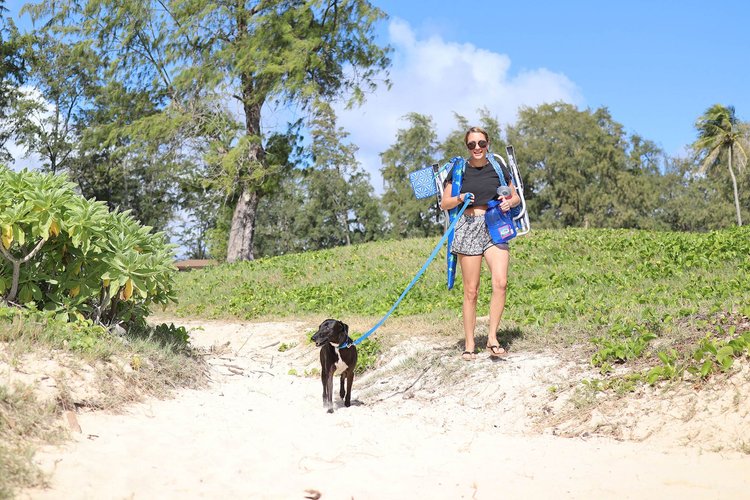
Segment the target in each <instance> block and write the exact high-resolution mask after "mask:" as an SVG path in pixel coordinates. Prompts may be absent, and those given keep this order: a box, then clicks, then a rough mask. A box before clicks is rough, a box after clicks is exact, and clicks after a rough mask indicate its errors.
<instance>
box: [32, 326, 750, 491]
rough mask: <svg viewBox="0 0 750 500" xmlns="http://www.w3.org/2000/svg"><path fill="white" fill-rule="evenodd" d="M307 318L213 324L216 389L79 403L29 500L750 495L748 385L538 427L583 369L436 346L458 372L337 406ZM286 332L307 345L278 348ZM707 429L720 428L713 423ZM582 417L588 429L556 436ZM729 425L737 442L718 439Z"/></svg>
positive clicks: (385, 370) (430, 372)
mask: <svg viewBox="0 0 750 500" xmlns="http://www.w3.org/2000/svg"><path fill="white" fill-rule="evenodd" d="M183 324H186V326H190V324H189V323H183ZM193 326H195V325H194V324H193ZM306 327H307V328H308V329H309V327H310V325H303V324H301V323H297V324H289V323H287V324H281V323H279V324H277V323H274V324H269V323H266V324H224V323H205V326H204V329H203V330H198V331H195V332H194V333H193V339H194V340H193V342H194V343H195V344H196V345H201V346H211V345H213V346H221V345H223V344H225V343H226V342H229V346H227V347H226V349H225V350H224V354H219V355H216V356H213V357H211V358H210V364H211V373H212V379H213V382H212V384H211V386H210V387H209V388H208V389H206V390H199V391H196V390H183V391H179V392H178V393H177V395H176V397H175V398H174V399H170V400H163V401H160V400H149V401H148V402H146V403H144V404H139V405H136V406H134V407H131V408H129V410H128V412H127V414H120V415H112V414H106V413H102V412H88V413H81V414H79V415H78V422H79V424H80V426H81V430H82V432H81V433H80V434H78V433H74V439H73V441H71V442H69V443H68V444H67V445H65V446H64V447H62V448H52V447H50V448H47V449H45V450H44V451H43V452H41V453H40V454H38V461H39V463H40V464H41V465H42V467H43V468H44V469H45V470H47V471H50V472H51V473H52V475H51V479H50V483H51V488H50V489H47V490H29V491H24V492H22V493H21V495H19V497H20V498H34V499H48V498H49V499H97V500H98V499H123V498H134V499H152V498H153V499H165V498H175V499H177V498H180V499H182V498H253V499H255V498H270V499H277V498H278V499H302V498H306V497H309V498H317V496H316V495H320V498H322V499H349V498H355V499H358V500H359V499H369V498H372V499H402V498H403V499H407V498H409V499H410V498H415V497H416V498H424V499H460V498H473V499H493V498H498V499H499V498H576V499H580V498H592V499H594V498H596V499H600V498H639V499H640V498H660V499H661V498H665V497H666V498H680V499H688V498H700V499H704V498H717V499H718V498H720V499H730V498H748V495H749V494H750V493H748V492H750V474H748V472H750V456H748V455H746V454H742V453H739V452H737V451H736V448H734V449H732V447H731V446H729V443H732V442H736V441H737V440H738V439H739V440H744V439H747V440H748V441H747V442H748V443H750V436H749V435H748V434H747V433H748V431H747V430H743V429H738V428H737V427H739V426H742V427H743V428H744V429H747V428H749V427H750V425H748V424H749V423H750V420H749V419H748V411H747V410H748V408H749V407H748V402H747V395H748V392H747V390H744V392H743V391H740V392H739V393H738V394H739V396H737V395H734V396H732V397H731V399H732V405H731V408H732V411H731V412H730V411H724V410H722V411H718V412H712V411H710V410H709V409H705V411H704V410H702V409H701V408H695V409H692V410H690V416H691V418H689V419H688V418H686V414H685V413H684V412H682V409H680V408H674V407H673V406H672V405H670V404H667V403H666V402H664V401H662V400H659V399H658V398H656V397H655V396H654V397H655V399H654V400H653V401H652V402H648V401H643V398H640V399H635V398H633V400H631V401H630V402H629V403H628V404H629V405H630V406H627V407H625V408H619V409H615V410H613V411H612V412H611V413H601V412H600V413H596V412H595V413H594V414H593V416H591V418H588V417H587V418H585V419H583V420H581V421H580V422H577V423H575V424H572V423H571V422H567V423H566V422H564V421H561V422H559V425H544V424H541V425H540V424H539V422H540V419H539V416H540V415H543V414H545V413H550V414H556V413H559V412H561V411H562V410H561V408H563V407H570V404H567V405H566V404H565V401H566V398H563V397H561V396H560V395H558V396H555V397H553V396H552V395H551V392H552V391H550V387H551V385H554V384H557V386H559V387H563V385H562V380H563V379H564V377H565V376H566V374H567V371H568V369H569V368H571V367H570V366H568V365H565V364H564V363H562V362H560V361H559V360H555V359H554V358H550V357H544V356H531V355H521V354H518V355H516V356H513V357H510V358H509V359H508V360H507V361H504V362H500V363H492V362H491V361H489V360H488V359H487V358H486V357H484V356H481V355H480V358H479V359H478V360H477V361H475V362H473V363H466V362H462V361H460V360H459V359H458V352H457V351H455V350H453V349H447V350H440V349H441V347H440V346H439V345H436V346H433V348H432V349H433V350H432V354H431V355H433V356H436V357H435V360H436V361H435V362H436V363H442V364H444V366H447V367H454V368H455V369H454V370H453V375H454V376H453V377H452V378H451V377H447V378H444V379H440V378H441V377H442V375H441V376H439V375H438V374H440V373H444V370H442V371H438V370H437V369H432V368H430V366H429V365H428V367H426V368H424V369H418V370H417V372H416V373H417V376H416V377H415V376H413V373H415V372H408V371H407V372H406V373H410V375H409V376H408V377H407V376H405V375H404V374H403V373H401V372H400V371H399V366H402V365H403V364H399V362H398V361H393V360H391V361H392V362H391V363H390V364H388V363H387V361H388V360H384V366H383V367H381V368H380V369H379V370H377V371H378V372H379V375H378V378H377V379H375V378H374V375H370V376H367V375H366V376H363V377H361V380H360V379H357V378H355V381H354V390H353V400H354V401H353V405H352V406H351V407H350V408H344V407H343V406H342V405H341V403H340V400H338V397H336V401H337V406H336V411H335V413H334V414H327V413H326V412H325V410H324V408H323V405H322V401H321V392H322V389H321V384H320V381H319V379H318V378H314V377H304V376H295V375H290V374H289V371H290V369H293V370H296V371H297V373H299V374H302V373H303V372H304V371H305V370H309V369H311V368H313V367H315V366H317V356H318V352H317V349H315V347H314V346H312V345H310V344H306V343H303V342H302V340H303V339H304V336H306V335H308V333H309V332H308V331H306ZM280 342H285V343H297V345H296V346H295V347H293V348H292V349H290V350H287V351H284V352H279V349H278V347H279V343H280ZM416 345H417V344H416V343H415V345H413V346H412V345H409V344H404V345H403V346H402V351H403V353H402V355H399V354H398V353H392V354H391V356H392V357H399V356H401V357H402V358H403V359H408V358H409V352H413V351H414V349H416V347H415V346H416ZM419 345H422V346H424V345H423V344H419ZM443 347H445V346H443ZM218 351H219V352H221V349H219V350H218ZM449 371H450V370H449ZM400 373H401V374H400ZM572 394H573V390H572V389H571V390H570V391H568V396H569V397H570V396H571V395H572ZM686 397H687V396H686ZM738 397H739V398H740V401H739V402H738V401H737V398H738ZM685 401H688V399H685ZM717 401H718V400H717ZM716 404H719V403H716ZM600 411H605V410H600ZM669 412H673V413H674V415H672V416H670V413H669ZM704 413H705V418H704V419H702V417H701V415H703V414H704ZM722 419H723V420H722ZM722 422H723V424H722ZM607 425H610V426H616V427H618V429H625V431H622V430H620V431H617V432H612V433H611V435H618V432H619V434H620V435H622V434H623V433H625V434H627V436H626V437H629V438H632V437H640V438H644V437H645V436H649V438H648V439H645V440H641V441H640V442H636V441H616V440H614V439H612V438H609V437H599V436H595V435H594V434H595V432H593V431H594V430H596V429H601V428H606V427H607ZM722 425H723V427H722ZM581 426H589V427H588V428H590V429H591V430H592V432H586V431H583V430H581V429H582V427H581ZM707 426H713V428H714V430H715V431H717V432H714V433H711V434H706V433H705V432H701V429H705V428H706V427H707ZM573 428H578V432H577V434H578V435H588V436H590V437H586V438H581V437H577V438H564V437H558V436H556V435H554V434H556V433H562V432H565V430H566V429H568V430H570V429H573ZM731 432H734V433H735V434H734V435H731V436H730V437H729V438H727V439H725V440H721V439H718V438H715V439H714V440H712V441H711V440H709V438H708V437H706V436H709V435H710V436H714V435H717V436H718V435H722V436H727V435H728V434H729V433H731ZM691 436H695V437H700V439H702V440H703V441H702V444H703V446H695V444H696V443H690V439H691ZM693 439H695V438H693ZM685 443H689V444H692V445H693V446H684V444H685ZM712 449H721V450H722V451H720V452H715V451H712ZM308 490H309V491H308ZM306 491H308V492H307V493H306Z"/></svg>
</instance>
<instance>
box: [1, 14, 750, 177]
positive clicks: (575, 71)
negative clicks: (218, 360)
mask: <svg viewBox="0 0 750 500" xmlns="http://www.w3.org/2000/svg"><path fill="white" fill-rule="evenodd" d="M23 3H24V2H22V1H20V0H10V1H9V2H8V3H7V4H6V6H7V8H8V9H9V10H10V11H11V16H13V15H14V14H16V13H17V12H18V9H19V8H20V6H21V5H22V4H23ZM372 3H373V4H374V5H376V6H378V7H380V8H381V9H382V10H384V11H385V12H386V13H388V15H389V16H390V18H389V19H388V20H387V21H385V22H384V23H382V25H381V26H380V27H379V29H378V37H379V40H380V42H381V43H383V44H390V45H391V46H392V47H393V48H394V53H393V67H392V68H391V80H392V82H393V85H392V88H391V89H390V91H386V90H385V89H384V88H382V89H380V90H378V91H377V92H376V93H375V94H374V95H370V96H369V98H368V101H367V102H366V104H365V105H364V106H363V107H361V108H358V109H355V110H351V111H347V110H344V109H341V108H339V109H338V112H339V118H340V119H339V125H340V126H342V127H343V128H344V129H346V130H347V131H349V132H350V134H351V135H350V137H349V141H350V142H351V143H353V144H355V145H357V146H358V147H359V152H358V155H357V158H358V160H359V161H360V162H361V163H362V165H363V166H364V167H365V168H366V169H367V170H368V171H369V172H370V173H371V176H372V182H373V185H374V186H375V188H376V191H381V189H382V180H381V178H380V172H379V169H380V161H379V153H380V152H382V151H384V150H385V149H387V148H388V147H390V146H391V145H392V144H393V143H394V142H395V136H396V133H397V130H398V129H399V128H404V127H406V126H407V123H406V122H405V121H404V120H403V116H404V115H406V114H407V113H410V112H414V111H415V112H419V113H423V114H428V115H430V116H432V117H433V120H434V122H435V124H436V126H437V131H438V135H439V138H440V139H442V138H443V137H444V136H445V135H446V134H447V133H448V132H449V131H450V130H452V129H453V128H454V126H455V119H454V115H453V114H454V113H458V114H461V115H463V116H465V117H467V118H468V119H469V120H470V121H475V120H476V118H477V117H478V113H477V109H479V108H480V107H487V108H488V109H489V110H490V112H491V113H492V114H493V115H495V116H496V117H497V118H498V119H499V120H500V123H501V125H503V126H505V125H507V124H509V123H513V122H514V121H515V119H516V112H517V110H518V107H519V106H537V105H539V104H541V103H543V102H551V101H555V100H563V101H566V102H570V103H572V104H575V105H577V106H578V107H579V108H581V109H584V108H592V109H596V108H599V107H607V108H608V109H609V110H610V112H611V114H612V116H613V118H614V120H616V121H617V122H619V123H621V124H623V125H624V126H625V129H626V131H627V132H629V133H638V134H640V135H641V136H642V137H644V138H646V139H649V140H652V141H654V142H655V143H656V144H657V145H659V146H660V147H662V148H663V149H664V150H665V152H666V153H667V154H669V155H672V156H675V155H679V154H681V153H683V150H684V147H685V146H687V145H688V144H690V143H691V142H692V141H693V140H694V139H695V136H696V133H695V129H694V127H693V124H694V122H695V120H696V119H697V118H698V116H700V115H701V114H702V113H703V112H704V111H705V110H706V108H708V107H709V106H711V105H712V104H715V103H720V104H725V105H734V106H735V108H736V110H737V114H738V116H739V118H740V119H742V120H749V119H750V90H749V89H748V84H750V61H748V56H749V55H750V35H748V32H750V29H749V28H748V23H750V2H746V1H745V0H715V1H713V2H708V1H696V0H680V1H677V0H663V1H658V0H656V1H653V0H652V1H650V2H649V1H642V0H639V1H629V2H607V1H601V0H599V1H593V0H570V1H568V2H557V1H549V2H521V1H516V2H497V1H488V2H476V3H471V4H468V3H465V2H457V1H455V0H453V1H447V0H437V1H430V2H418V1H407V0H373V2H372ZM23 21H24V20H21V23H20V24H22V25H23V24H24V23H23ZM276 118H281V117H280V116H277V117H276ZM272 122H273V118H272V117H269V124H272ZM416 167H419V166H415V168H416Z"/></svg>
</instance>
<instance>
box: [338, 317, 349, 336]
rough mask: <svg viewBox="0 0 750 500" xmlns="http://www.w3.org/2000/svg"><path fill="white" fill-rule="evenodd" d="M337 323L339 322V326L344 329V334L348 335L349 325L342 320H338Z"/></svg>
mask: <svg viewBox="0 0 750 500" xmlns="http://www.w3.org/2000/svg"><path fill="white" fill-rule="evenodd" d="M339 323H341V327H342V328H343V329H344V335H346V336H347V337H348V336H349V325H347V324H346V323H344V322H343V321H339Z"/></svg>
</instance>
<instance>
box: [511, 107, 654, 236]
mask: <svg viewBox="0 0 750 500" xmlns="http://www.w3.org/2000/svg"><path fill="white" fill-rule="evenodd" d="M507 135H508V141H509V142H510V143H511V144H513V146H514V147H515V149H516V153H517V155H518V158H519V168H520V169H521V172H522V174H523V176H524V185H525V187H526V191H527V193H526V196H527V198H528V199H527V201H528V210H529V214H530V216H531V219H532V220H534V221H538V223H537V227H539V226H543V227H568V226H577V227H638V228H655V229H659V228H660V227H658V226H654V225H653V223H654V221H658V220H659V219H654V218H653V216H654V215H655V214H656V213H657V212H658V211H659V209H660V203H659V198H658V196H659V192H658V190H654V189H653V184H655V183H657V182H658V180H659V175H658V169H656V168H655V163H657V162H658V160H657V158H658V157H659V156H660V155H661V154H662V153H661V151H659V149H658V148H657V147H656V146H655V145H654V144H653V143H651V142H649V141H643V140H642V139H641V138H640V137H637V136H635V137H633V138H631V139H630V141H629V140H628V138H627V137H626V135H625V132H624V127H623V126H622V125H621V124H619V123H617V122H616V121H614V120H613V119H612V116H611V115H610V114H609V111H608V110H607V109H606V108H600V109H597V110H595V111H591V110H584V111H580V110H578V109H577V108H576V107H575V106H573V105H570V104H566V103H560V102H558V103H553V104H543V105H541V106H539V107H537V108H534V109H532V108H524V109H522V110H521V111H520V113H519V120H518V122H517V124H516V125H515V126H513V127H509V129H508V134H507Z"/></svg>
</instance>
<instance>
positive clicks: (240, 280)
mask: <svg viewBox="0 0 750 500" xmlns="http://www.w3.org/2000/svg"><path fill="white" fill-rule="evenodd" d="M748 231H749V230H748V229H744V228H735V229H727V230H723V231H714V232H710V233H702V234H698V233H670V232H651V231H637V230H583V229H570V230H549V231H542V230H539V231H532V233H530V234H529V235H527V236H524V237H522V238H517V239H516V240H514V241H513V244H512V250H511V254H512V268H511V269H512V270H511V276H510V280H509V284H508V304H507V309H506V314H505V317H506V318H507V319H508V320H511V321H513V322H515V323H516V324H518V325H520V326H521V327H539V328H543V329H545V330H547V331H552V330H555V328H556V325H567V326H568V327H569V328H571V329H585V330H591V329H593V330H594V334H596V330H598V329H600V328H601V329H607V328H610V327H612V325H617V324H620V323H622V324H635V325H639V324H653V323H654V322H657V323H658V322H660V321H674V320H677V319H679V318H682V317H689V316H691V315H693V314H695V313H697V312H699V311H710V310H714V309H716V310H731V309H732V308H733V307H737V306H738V305H740V304H745V303H747V302H750V295H749V294H750V281H749V280H750V272H748V271H749V270H750V263H748V261H747V259H746V255H748V254H750V233H749V232H748ZM436 242H437V239H431V238H430V239H408V240H400V241H395V242H373V243H368V244H364V245H352V246H351V247H348V248H336V249H332V250H322V251H317V252H306V253H303V254H293V255H285V256H278V257H273V258H268V259H259V260H257V261H254V262H249V263H244V264H234V265H224V266H217V267H214V268H211V269H204V270H200V271H194V272H191V273H183V274H181V275H179V276H178V281H177V289H178V295H179V296H180V305H179V306H178V309H177V311H178V312H182V313H188V312H190V313H195V314H199V315H205V316H208V317H221V316H225V317H239V318H246V319H252V318H262V317H270V316H275V317H290V316H294V315H299V314H310V313H312V314H323V313H324V314H325V315H326V316H330V317H338V316H346V315H347V314H358V315H365V316H373V317H379V316H382V315H383V314H385V312H386V311H388V309H389V308H390V306H391V305H392V304H393V303H394V302H395V300H396V299H397V298H398V296H399V295H400V294H401V292H402V291H403V290H404V288H405V287H406V285H407V284H408V283H409V281H410V280H411V278H412V277H413V276H414V274H415V273H416V271H417V270H418V269H419V268H420V267H421V266H422V265H423V264H424V261H425V260H426V258H427V257H428V256H429V254H430V251H431V250H432V248H433V247H434V245H435V243H436ZM444 259H445V253H444V250H443V251H441V252H440V253H439V254H438V257H437V258H436V262H434V263H433V264H432V265H431V266H429V267H428V269H427V270H426V272H425V274H424V275H423V276H422V278H421V279H420V281H419V282H418V283H417V284H416V286H415V287H414V288H412V290H411V291H410V292H409V294H408V295H407V296H406V297H405V298H404V300H403V302H402V303H401V305H400V306H399V307H398V309H396V311H394V313H393V314H394V315H395V316H408V315H413V314H424V313H429V312H432V311H446V312H447V313H450V314H454V313H455V312H456V311H460V309H461V302H462V292H461V288H462V286H461V283H460V280H457V281H458V283H457V286H456V289H455V290H454V291H452V292H448V291H447V290H446V288H445V268H444V265H443V262H444ZM488 279H489V275H488V271H487V270H486V269H484V270H483V277H482V280H483V283H488ZM490 292H491V290H490V287H489V286H483V287H481V289H480V295H479V307H480V308H482V307H486V306H487V304H488V303H489V298H490Z"/></svg>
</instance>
